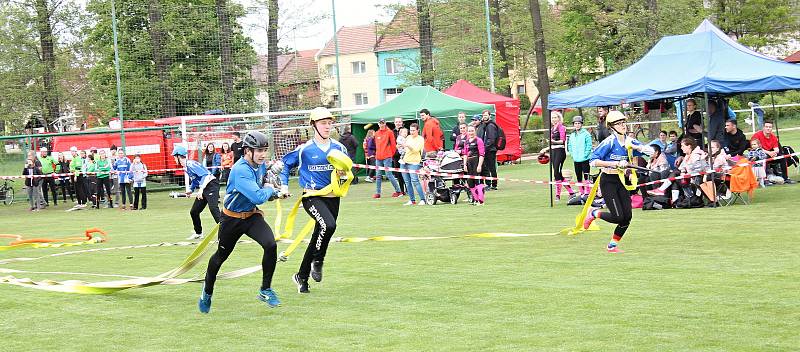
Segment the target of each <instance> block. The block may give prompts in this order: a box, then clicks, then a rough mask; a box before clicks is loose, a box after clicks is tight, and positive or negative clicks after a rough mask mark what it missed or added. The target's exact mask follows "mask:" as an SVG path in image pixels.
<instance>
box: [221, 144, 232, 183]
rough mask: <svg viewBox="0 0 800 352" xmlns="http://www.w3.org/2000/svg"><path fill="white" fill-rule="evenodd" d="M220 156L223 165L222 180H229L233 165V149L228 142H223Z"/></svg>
mask: <svg viewBox="0 0 800 352" xmlns="http://www.w3.org/2000/svg"><path fill="white" fill-rule="evenodd" d="M220 156H221V158H220V159H221V161H222V162H221V163H220V166H221V167H222V179H221V180H220V182H228V175H230V173H231V168H232V167H233V151H232V150H231V146H230V145H228V142H225V143H222V148H221V149H220Z"/></svg>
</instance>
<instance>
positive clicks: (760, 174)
mask: <svg viewBox="0 0 800 352" xmlns="http://www.w3.org/2000/svg"><path fill="white" fill-rule="evenodd" d="M745 156H746V157H747V160H750V161H759V160H766V159H767V158H769V156H768V155H767V152H765V151H764V149H761V142H760V141H759V140H758V139H752V140H750V150H748V151H747V152H746V153H745ZM753 174H754V175H755V176H756V179H758V184H759V185H761V187H765V186H766V182H765V181H764V180H765V179H766V178H767V170H766V166H765V165H764V163H763V162H762V163H759V164H757V165H753Z"/></svg>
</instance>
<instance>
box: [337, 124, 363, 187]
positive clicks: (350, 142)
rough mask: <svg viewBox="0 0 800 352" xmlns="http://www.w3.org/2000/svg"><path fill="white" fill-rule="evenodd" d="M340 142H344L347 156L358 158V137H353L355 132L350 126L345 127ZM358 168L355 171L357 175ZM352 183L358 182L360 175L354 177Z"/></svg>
mask: <svg viewBox="0 0 800 352" xmlns="http://www.w3.org/2000/svg"><path fill="white" fill-rule="evenodd" d="M339 143H342V144H343V145H344V147H345V148H346V149H347V156H349V157H350V159H353V160H356V149H357V148H358V141H356V137H353V133H352V132H351V131H350V126H345V127H344V132H343V133H342V136H341V137H339ZM356 172H357V170H354V171H353V174H354V175H355V174H356ZM352 183H358V176H356V177H355V178H354V179H353V182H352Z"/></svg>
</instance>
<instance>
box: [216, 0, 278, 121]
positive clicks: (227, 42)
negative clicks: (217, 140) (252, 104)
mask: <svg viewBox="0 0 800 352" xmlns="http://www.w3.org/2000/svg"><path fill="white" fill-rule="evenodd" d="M216 3H217V21H219V50H220V56H221V59H222V67H221V71H222V90H223V93H224V96H225V111H226V112H229V113H230V112H232V111H230V110H231V106H230V105H231V102H232V99H233V74H232V72H233V70H232V68H233V58H232V57H231V23H230V20H229V19H228V1H227V0H216ZM276 8H277V7H276ZM276 12H277V11H276ZM275 18H276V19H277V18H278V17H277V14H276V16H275ZM271 20H272V11H270V21H271ZM276 22H277V20H276ZM270 23H271V22H270ZM276 28H277V24H276ZM276 37H277V35H276Z"/></svg>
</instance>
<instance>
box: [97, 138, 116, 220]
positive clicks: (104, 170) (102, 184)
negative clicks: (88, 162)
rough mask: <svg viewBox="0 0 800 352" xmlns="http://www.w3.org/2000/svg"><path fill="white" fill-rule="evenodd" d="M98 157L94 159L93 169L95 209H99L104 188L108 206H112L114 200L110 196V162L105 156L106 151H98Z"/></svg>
mask: <svg viewBox="0 0 800 352" xmlns="http://www.w3.org/2000/svg"><path fill="white" fill-rule="evenodd" d="M98 155H100V159H99V160H96V161H95V171H96V172H97V203H96V204H95V206H94V207H95V209H100V199H102V198H103V196H104V195H105V193H103V190H105V191H106V192H107V193H108V196H107V197H106V198H107V200H108V207H109V208H114V200H113V199H112V198H111V195H112V194H111V174H110V171H111V162H110V161H109V160H108V158H107V157H106V151H105V150H100V151H99V152H98Z"/></svg>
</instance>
